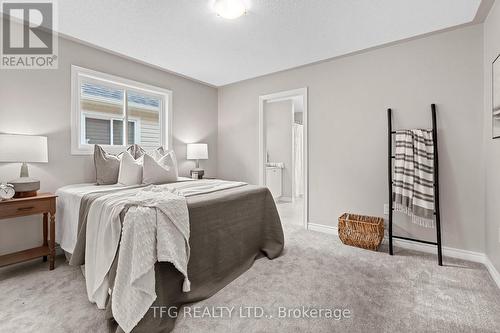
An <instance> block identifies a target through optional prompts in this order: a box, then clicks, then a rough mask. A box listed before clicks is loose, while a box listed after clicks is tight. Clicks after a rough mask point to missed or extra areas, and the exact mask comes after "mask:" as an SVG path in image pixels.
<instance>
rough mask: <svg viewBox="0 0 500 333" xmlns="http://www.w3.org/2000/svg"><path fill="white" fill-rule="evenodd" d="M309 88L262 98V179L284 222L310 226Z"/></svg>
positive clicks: (260, 118)
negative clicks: (308, 167) (308, 164)
mask: <svg viewBox="0 0 500 333" xmlns="http://www.w3.org/2000/svg"><path fill="white" fill-rule="evenodd" d="M307 108H308V104H307V88H300V89H295V90H289V91H283V92H278V93H273V94H268V95H263V96H260V97H259V138H260V145H259V178H260V184H261V185H263V186H267V187H268V188H269V189H270V191H271V193H272V195H273V198H274V199H275V202H276V206H277V207H278V211H279V213H280V217H281V219H282V222H283V223H286V224H295V225H301V226H304V227H305V228H306V229H308V221H309V218H308V217H309V214H308V211H309V210H308V207H309V205H308V189H309V187H308V173H307V155H308V145H307V119H308V118H307Z"/></svg>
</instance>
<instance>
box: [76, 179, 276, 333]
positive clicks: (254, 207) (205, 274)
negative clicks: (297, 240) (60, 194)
mask: <svg viewBox="0 0 500 333" xmlns="http://www.w3.org/2000/svg"><path fill="white" fill-rule="evenodd" d="M112 191H115V190H112ZM105 193H109V192H99V193H90V194H87V195H86V196H84V197H83V198H82V202H81V206H80V219H79V223H78V238H77V244H76V246H75V250H74V252H73V255H72V257H71V260H70V264H71V265H82V264H84V261H85V230H86V223H87V220H86V219H87V214H88V210H89V207H90V206H91V204H92V202H93V201H94V200H96V199H97V198H99V197H100V196H101V195H104V194H105ZM187 203H188V210H189V221H190V233H191V236H190V241H189V243H190V246H191V257H190V260H189V264H188V273H189V279H190V280H191V291H190V292H188V293H183V292H182V283H183V280H184V277H183V275H182V274H181V273H180V272H179V271H178V270H176V269H175V268H174V267H173V265H172V264H170V263H165V262H162V263H156V267H155V275H156V294H157V299H156V301H155V302H154V303H153V305H152V308H151V309H150V310H149V311H148V312H147V313H146V315H145V316H144V318H143V319H142V320H141V321H140V322H139V324H138V325H137V326H136V327H135V329H134V332H169V331H171V330H172V329H173V327H174V325H175V318H170V317H169V316H168V315H167V314H163V316H162V317H161V318H160V317H159V316H157V317H156V318H155V317H154V311H153V307H158V306H161V307H165V308H169V307H177V308H180V307H181V306H182V305H183V304H186V303H192V302H196V301H200V300H203V299H206V298H208V297H210V296H212V295H213V294H215V293H216V292H217V291H219V290H220V289H222V288H223V287H224V286H226V285H227V284H229V283H230V282H231V281H232V280H234V279H235V278H237V277H238V276H239V275H241V274H242V273H243V272H245V271H246V270H247V269H249V268H250V267H251V266H252V264H253V262H254V261H255V259H257V258H258V257H260V256H262V255H265V256H267V257H268V258H269V259H273V258H276V257H277V256H279V255H280V254H281V252H282V250H283V246H284V237H283V230H282V227H281V221H280V218H279V215H278V212H277V209H276V205H275V203H274V200H273V198H272V195H271V193H270V192H269V190H268V189H267V188H264V187H258V186H252V185H246V186H242V187H237V188H233V189H227V190H222V191H217V192H213V193H208V194H202V195H197V196H193V197H188V198H187ZM125 213H126V212H122V220H123V216H124V214H125ZM116 262H117V258H115V261H114V264H113V266H112V268H111V272H110V281H114V274H115V272H116ZM108 303H110V302H108ZM107 309H108V314H109V318H110V320H111V324H112V325H111V326H110V327H112V330H116V332H122V330H121V329H120V328H119V327H116V324H114V325H113V323H112V322H113V321H112V315H111V304H107Z"/></svg>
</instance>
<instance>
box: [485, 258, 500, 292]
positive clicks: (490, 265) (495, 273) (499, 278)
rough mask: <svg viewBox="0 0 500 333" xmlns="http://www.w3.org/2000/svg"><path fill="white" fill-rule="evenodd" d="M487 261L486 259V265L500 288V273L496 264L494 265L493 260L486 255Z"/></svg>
mask: <svg viewBox="0 0 500 333" xmlns="http://www.w3.org/2000/svg"><path fill="white" fill-rule="evenodd" d="M484 257H485V261H484V266H486V268H487V269H488V272H490V275H491V278H492V279H493V281H495V283H496V284H497V286H498V288H500V273H499V272H498V271H497V269H496V268H495V266H493V263H492V262H491V260H490V258H488V257H487V256H486V255H485V256H484Z"/></svg>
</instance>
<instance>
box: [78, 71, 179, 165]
mask: <svg viewBox="0 0 500 333" xmlns="http://www.w3.org/2000/svg"><path fill="white" fill-rule="evenodd" d="M84 81H86V82H88V81H94V82H96V83H101V84H104V85H107V86H113V87H116V88H118V89H123V90H124V91H125V93H124V103H125V101H126V100H127V93H126V91H127V90H133V91H136V92H139V93H140V92H143V93H145V94H148V95H153V96H159V97H161V100H162V103H161V105H160V136H161V138H160V142H161V144H162V146H163V147H164V148H165V149H171V147H172V91H171V90H167V89H163V88H159V87H155V86H152V85H148V84H145V83H141V82H137V81H133V80H129V79H124V78H122V77H119V76H115V75H111V74H106V73H101V72H97V71H94V70H91V69H87V68H83V67H79V66H75V65H72V66H71V154H72V155H91V154H93V153H94V145H93V144H88V143H84V141H85V132H84V131H85V130H84V129H83V126H84V124H83V119H84V118H83V117H84V114H85V111H84V110H81V108H80V106H81V85H82V82H84ZM91 117H93V118H98V117H99V115H98V113H92V114H91ZM113 118H114V117H110V116H109V115H108V116H107V117H106V118H105V119H110V120H111V119H113ZM124 121H125V124H128V121H136V126H137V127H139V130H138V131H137V127H136V132H135V141H136V142H138V141H139V140H138V139H139V138H140V126H138V121H137V119H135V118H130V119H129V118H128V115H126V114H125V119H124ZM127 130H128V126H124V136H125V138H127V135H128V133H127ZM138 135H139V136H138ZM111 142H113V141H111ZM103 148H104V149H105V150H106V151H108V152H110V153H115V154H116V153H120V152H122V151H124V150H125V149H126V148H127V146H126V145H122V146H118V145H116V146H115V145H103Z"/></svg>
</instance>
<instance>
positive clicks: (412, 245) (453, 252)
mask: <svg viewBox="0 0 500 333" xmlns="http://www.w3.org/2000/svg"><path fill="white" fill-rule="evenodd" d="M307 229H308V230H311V231H317V232H322V233H325V234H330V235H338V229H337V227H333V226H329V225H323V224H316V223H310V222H309V223H308V228H307ZM393 242H394V245H395V246H398V247H401V248H404V249H408V250H413V251H419V252H425V253H436V246H435V245H430V244H422V243H416V242H412V241H407V240H404V239H396V238H394V239H393ZM383 243H384V244H388V243H389V241H388V238H387V235H386V237H385V238H384V240H383ZM442 250H443V256H445V257H449V258H455V259H461V260H467V261H472V262H477V263H481V264H483V265H484V266H485V267H486V269H487V270H488V272H489V273H490V275H491V277H492V278H493V281H495V283H496V284H497V286H498V288H500V273H499V272H498V270H497V269H496V268H495V266H493V264H492V262H491V261H490V259H489V258H488V256H487V255H486V254H484V253H481V252H474V251H467V250H461V249H456V248H453V247H447V246H443V247H442Z"/></svg>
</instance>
